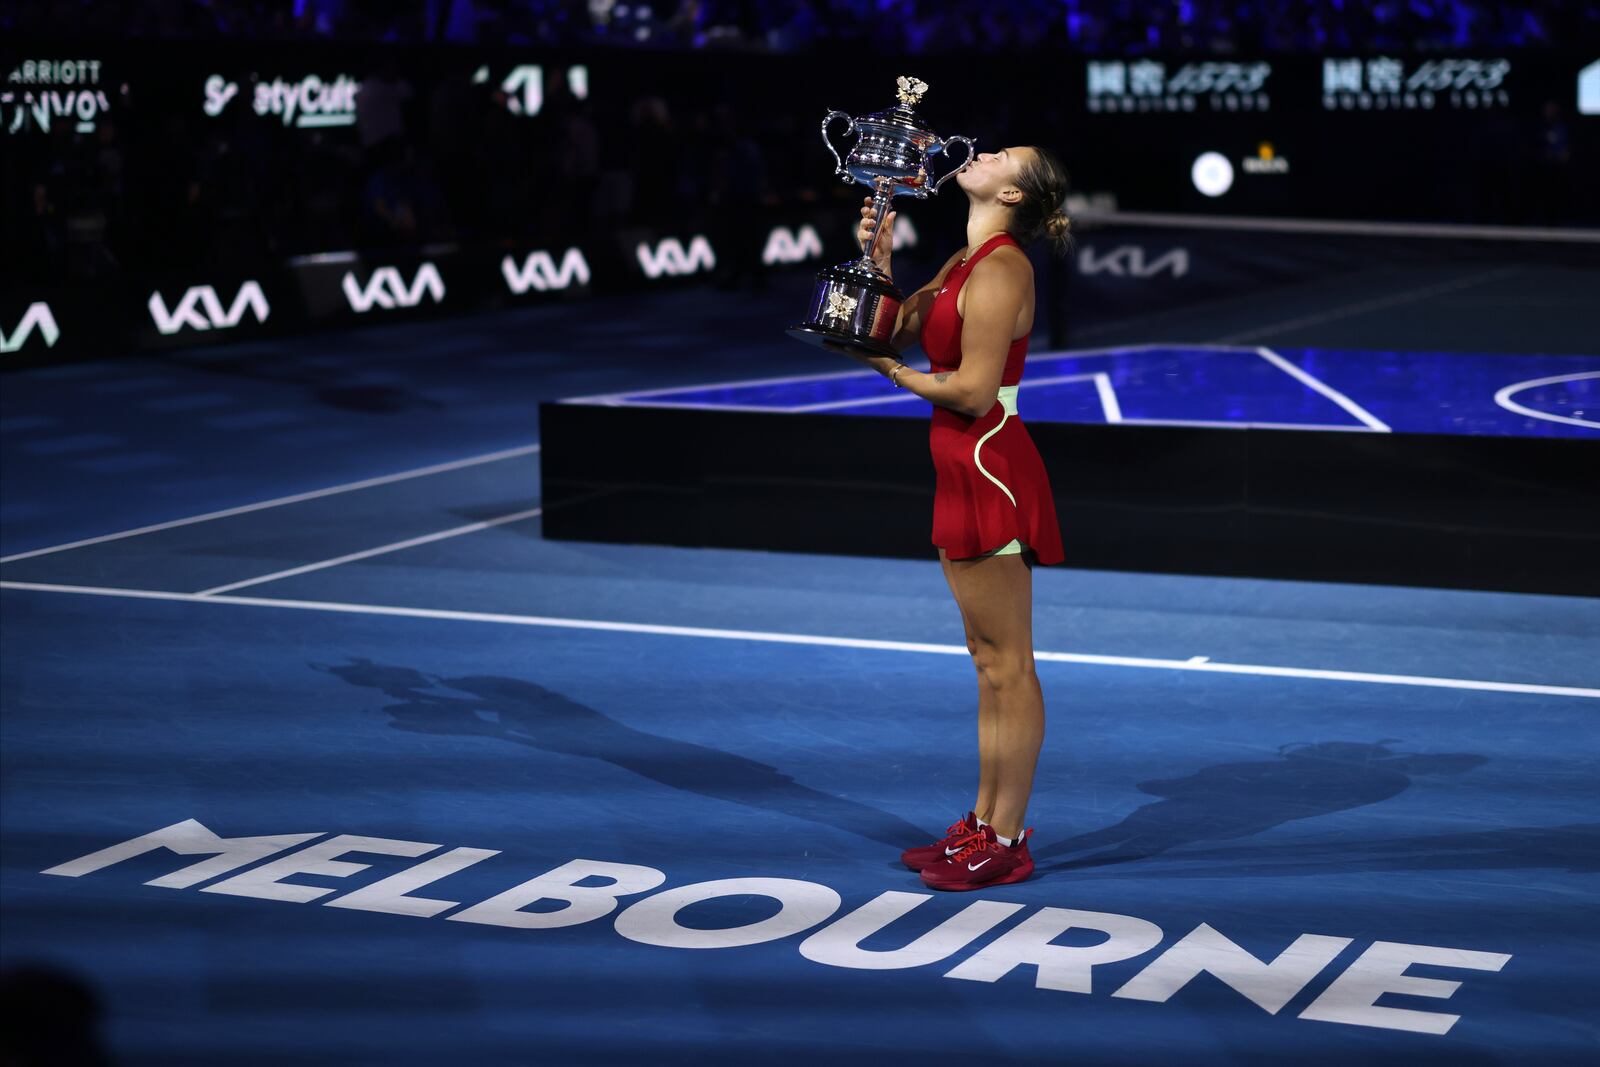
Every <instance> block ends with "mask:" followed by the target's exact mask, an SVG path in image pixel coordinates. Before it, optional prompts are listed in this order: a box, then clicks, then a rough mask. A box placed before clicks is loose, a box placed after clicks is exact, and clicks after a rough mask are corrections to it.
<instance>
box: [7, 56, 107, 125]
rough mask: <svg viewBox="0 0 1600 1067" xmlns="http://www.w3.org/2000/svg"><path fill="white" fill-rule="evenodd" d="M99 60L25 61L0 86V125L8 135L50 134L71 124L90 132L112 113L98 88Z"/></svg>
mask: <svg viewBox="0 0 1600 1067" xmlns="http://www.w3.org/2000/svg"><path fill="white" fill-rule="evenodd" d="M99 86H100V60H98V59H28V60H24V61H23V62H21V63H18V64H17V65H16V66H15V67H13V68H12V69H11V71H10V73H9V74H7V75H6V80H5V84H4V86H0V125H3V126H4V127H5V131H6V133H8V134H19V133H26V132H27V131H29V130H38V131H39V132H40V133H49V132H50V130H51V129H52V128H53V127H54V125H55V124H56V123H57V122H70V123H72V124H73V129H75V130H76V131H77V132H79V133H90V132H93V130H94V128H95V120H96V119H98V118H99V117H100V116H101V115H103V114H105V113H106V112H108V111H110V110H111V100H110V98H109V97H107V96H106V93H105V90H104V89H101V88H100V87H99Z"/></svg>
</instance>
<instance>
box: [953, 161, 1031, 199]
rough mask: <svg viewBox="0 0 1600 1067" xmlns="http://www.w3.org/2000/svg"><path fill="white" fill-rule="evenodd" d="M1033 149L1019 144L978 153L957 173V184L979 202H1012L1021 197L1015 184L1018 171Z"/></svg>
mask: <svg viewBox="0 0 1600 1067" xmlns="http://www.w3.org/2000/svg"><path fill="white" fill-rule="evenodd" d="M1032 151H1033V150H1032V149H1030V148H1026V147H1017V148H1001V149H997V150H996V151H993V152H979V153H978V154H977V156H976V157H975V158H974V159H973V160H972V166H970V167H968V168H967V169H966V170H964V171H962V172H961V173H960V174H957V175H956V184H957V185H959V186H961V188H963V189H965V190H966V191H967V195H968V196H969V197H971V198H972V199H974V200H977V201H979V202H982V201H989V200H1000V201H1002V202H1004V203H1008V204H1009V203H1012V202H1014V201H1016V200H1020V199H1021V198H1022V196H1021V191H1020V190H1019V189H1018V188H1017V184H1016V183H1017V173H1018V172H1019V171H1020V170H1021V169H1022V167H1023V164H1025V163H1026V162H1027V161H1028V158H1029V156H1030V155H1031V153H1032ZM1002 194H1004V195H1002Z"/></svg>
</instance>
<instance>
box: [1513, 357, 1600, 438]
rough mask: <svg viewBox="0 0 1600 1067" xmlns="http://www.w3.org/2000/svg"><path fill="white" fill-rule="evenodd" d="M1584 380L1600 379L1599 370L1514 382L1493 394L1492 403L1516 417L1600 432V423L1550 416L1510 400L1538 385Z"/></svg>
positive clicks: (1564, 416) (1571, 416) (1545, 412)
mask: <svg viewBox="0 0 1600 1067" xmlns="http://www.w3.org/2000/svg"><path fill="white" fill-rule="evenodd" d="M1584 378H1600V370H1594V371H1583V372H1582V373H1579V374H1557V375H1556V376H1555V377H1553V378H1532V379H1529V380H1528V381H1525V382H1516V383H1514V384H1512V385H1508V386H1506V387H1505V388H1504V389H1501V390H1500V391H1499V392H1497V393H1495V394H1494V402H1495V403H1496V404H1499V405H1500V406H1501V407H1503V408H1505V409H1506V410H1507V411H1514V412H1516V413H1517V414H1518V415H1526V416H1528V417H1529V418H1534V419H1544V420H1545V421H1547V422H1565V423H1570V424H1571V425H1573V426H1588V427H1590V428H1591V429H1595V430H1600V422H1595V421H1593V420H1591V419H1580V418H1577V417H1575V416H1573V415H1552V414H1550V413H1549V412H1548V411H1536V410H1534V409H1533V408H1529V407H1523V406H1522V405H1521V404H1519V403H1517V402H1516V401H1514V400H1512V399H1511V398H1512V397H1513V396H1514V395H1516V394H1517V393H1520V392H1522V391H1523V390H1524V389H1532V388H1534V387H1535V386H1539V385H1553V384H1555V383H1556V382H1576V381H1580V380H1581V379H1584Z"/></svg>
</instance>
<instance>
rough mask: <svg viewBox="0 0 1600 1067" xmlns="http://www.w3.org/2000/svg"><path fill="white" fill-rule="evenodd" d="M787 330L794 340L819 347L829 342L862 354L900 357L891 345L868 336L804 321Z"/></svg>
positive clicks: (892, 357) (891, 357)
mask: <svg viewBox="0 0 1600 1067" xmlns="http://www.w3.org/2000/svg"><path fill="white" fill-rule="evenodd" d="M787 332H788V334H789V336H790V337H793V338H795V339H796V340H800V341H804V342H806V343H807V344H813V345H817V346H819V347H820V346H821V345H822V344H823V343H824V342H829V343H832V344H836V345H843V346H844V347H845V348H853V349H855V350H856V351H857V352H860V353H862V354H864V355H869V356H888V357H889V358H890V359H899V358H900V353H899V352H898V351H897V350H896V349H895V348H894V346H893V345H890V344H886V343H884V342H882V341H874V340H871V339H870V338H864V337H857V336H856V335H855V334H849V333H840V332H838V331H837V330H829V329H826V328H824V327H821V326H815V325H812V324H811V323H804V324H802V325H799V326H791V327H789V329H788V331H787Z"/></svg>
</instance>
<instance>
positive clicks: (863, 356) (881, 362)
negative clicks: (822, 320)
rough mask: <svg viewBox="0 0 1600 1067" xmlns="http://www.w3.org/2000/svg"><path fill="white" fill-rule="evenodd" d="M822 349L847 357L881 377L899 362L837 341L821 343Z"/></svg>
mask: <svg viewBox="0 0 1600 1067" xmlns="http://www.w3.org/2000/svg"><path fill="white" fill-rule="evenodd" d="M822 347H823V348H826V349H827V350H828V351H830V352H838V353H840V354H841V355H846V356H849V357H850V358H851V359H853V360H855V361H856V362H857V363H860V364H861V365H862V366H865V367H871V368H872V369H873V370H875V371H877V372H878V373H879V374H882V375H888V373H889V372H890V371H891V370H893V369H894V367H895V364H896V363H898V362H899V360H896V359H891V358H889V357H888V356H875V355H873V354H872V353H871V352H866V351H863V350H862V349H859V348H852V347H851V346H849V345H842V344H840V343H839V342H837V341H823V342H822Z"/></svg>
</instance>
